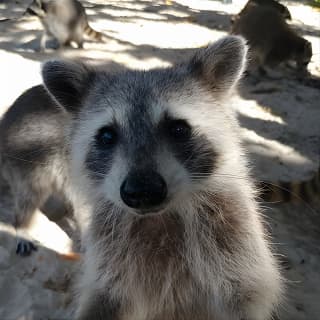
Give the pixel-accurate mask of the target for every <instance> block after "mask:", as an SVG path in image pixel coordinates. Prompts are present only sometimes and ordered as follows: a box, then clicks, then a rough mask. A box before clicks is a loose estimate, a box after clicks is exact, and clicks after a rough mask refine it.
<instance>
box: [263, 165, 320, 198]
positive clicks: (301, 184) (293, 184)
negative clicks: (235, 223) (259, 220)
mask: <svg viewBox="0 0 320 320" xmlns="http://www.w3.org/2000/svg"><path fill="white" fill-rule="evenodd" d="M260 187H261V188H260V189H261V197H262V199H263V200H264V201H268V202H312V201H315V200H317V199H318V200H320V167H319V169H318V171H317V172H316V173H315V174H314V175H313V176H312V177H311V178H310V179H309V180H300V181H290V182H284V181H277V182H267V181H263V182H260Z"/></svg>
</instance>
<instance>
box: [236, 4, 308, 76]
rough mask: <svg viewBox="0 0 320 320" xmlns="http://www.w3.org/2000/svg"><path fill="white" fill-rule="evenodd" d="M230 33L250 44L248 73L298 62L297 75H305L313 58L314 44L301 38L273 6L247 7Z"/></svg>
mask: <svg viewBox="0 0 320 320" xmlns="http://www.w3.org/2000/svg"><path fill="white" fill-rule="evenodd" d="M279 5H280V4H279ZM231 33H233V34H238V35H242V36H243V37H244V38H245V39H246V40H247V41H248V44H249V47H250V53H249V54H250V63H249V66H248V67H249V68H248V70H249V71H254V70H256V69H259V70H261V71H264V69H263V67H271V68H274V67H277V66H278V65H279V64H281V63H286V62H289V61H293V62H295V65H296V68H297V70H298V71H306V68H307V66H308V64H309V62H310V60H311V57H312V47H311V43H310V42H309V41H307V40H306V39H304V38H303V37H301V36H299V35H298V34H297V32H296V31H294V30H293V29H292V28H291V27H290V26H289V25H288V24H287V23H286V21H285V19H284V16H283V14H281V12H279V10H275V9H274V8H273V7H271V6H265V5H261V6H260V5H258V6H257V5H250V6H247V9H246V10H245V11H244V12H242V13H241V14H240V15H239V16H238V18H237V19H235V20H234V23H233V25H232V31H231Z"/></svg>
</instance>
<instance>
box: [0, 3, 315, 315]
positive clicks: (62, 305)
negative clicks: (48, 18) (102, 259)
mask: <svg viewBox="0 0 320 320" xmlns="http://www.w3.org/2000/svg"><path fill="white" fill-rule="evenodd" d="M30 2H31V1H27V0H21V1H19V0H16V1H13V0H12V1H0V70H1V71H0V88H1V90H0V110H1V113H3V112H4V111H5V110H6V108H7V107H8V106H10V104H11V103H12V102H13V101H14V99H15V98H16V97H17V96H19V95H20V94H21V93H22V91H23V90H25V89H27V88H29V87H30V86H32V85H34V84H38V83H40V82H41V79H40V76H39V66H40V63H41V62H42V61H44V60H46V59H50V58H52V57H56V56H59V57H67V58H72V57H81V58H83V59H86V60H89V61H91V62H93V63H99V62H102V61H103V62H104V63H107V64H109V65H110V67H112V68H113V67H117V66H119V65H124V66H126V67H128V68H144V69H148V68H153V67H159V66H168V65H171V64H173V63H175V62H177V61H181V60H182V59H185V58H186V57H187V56H189V55H190V54H191V53H192V52H193V51H194V49H195V48H197V47H200V46H203V45H205V44H206V43H208V42H209V41H213V40H215V39H217V38H219V37H221V36H222V35H225V34H226V33H227V32H228V30H229V27H230V24H229V19H230V15H231V14H233V13H237V12H238V11H239V10H240V8H241V7H242V6H243V4H244V2H245V1H243V0H239V1H237V0H234V1H233V4H222V3H221V2H218V1H205V0H198V1H191V0H179V1H172V5H171V6H168V5H166V3H165V1H160V0H159V1H147V0H143V1H141V0H135V1H134V0H118V1H116V0H115V1H98V0H96V1H82V2H83V3H84V5H85V7H86V11H87V13H88V15H89V20H90V22H91V26H92V27H94V28H95V29H97V30H99V31H103V32H104V33H105V34H106V35H107V37H108V41H107V42H106V43H95V42H92V41H87V42H86V43H85V45H84V49H83V50H76V49H64V50H59V51H54V50H49V51H48V52H46V53H40V52H38V51H37V50H38V48H39V38H40V35H41V25H40V23H39V21H37V19H36V18H32V17H23V18H22V14H23V12H24V11H25V9H26V7H27V5H28V3H30ZM284 3H286V4H287V5H288V7H289V9H290V12H291V14H292V16H293V21H292V24H293V25H294V27H295V28H296V29H297V30H299V32H300V33H301V34H302V35H303V36H305V37H306V38H307V39H308V40H310V41H311V42H312V46H313V52H314V56H313V58H312V62H311V63H310V65H309V70H310V72H311V74H312V76H313V77H314V79H315V81H311V82H310V81H309V82H306V81H304V82H303V81H298V80H296V79H295V78H294V77H293V75H292V74H290V73H283V74H282V75H281V76H280V77H279V78H278V79H276V80H270V79H269V80H268V79H261V81H259V82H258V83H253V82H252V81H251V80H250V79H244V81H243V83H242V85H241V87H240V88H239V92H238V94H237V95H236V96H235V98H234V101H235V102H236V103H235V107H236V109H237V111H238V114H239V120H240V123H241V126H242V128H243V138H244V141H245V145H246V146H247V148H248V150H249V156H250V161H251V164H252V167H253V171H254V173H255V175H256V176H257V178H258V179H267V180H279V179H284V180H292V179H306V178H308V177H310V176H311V175H312V172H313V171H314V170H316V168H317V167H318V166H319V154H320V140H319V139H320V128H319V124H320V104H319V101H320V86H319V78H318V77H319V76H320V54H319V53H320V38H319V36H320V13H319V11H316V10H315V9H312V8H311V7H310V6H307V5H305V4H303V3H304V2H303V1H296V2H294V1H287V2H285V1H284ZM0 184H1V182H0ZM0 190H1V193H0V221H2V222H0V270H1V272H0V319H8V320H9V319H21V320H22V319H68V318H70V310H71V306H72V303H70V302H71V289H70V288H71V284H72V280H73V279H74V277H73V274H74V270H75V268H76V266H77V264H78V262H75V261H69V260H67V259H65V258H63V257H62V256H61V254H60V253H65V252H69V251H70V248H71V246H72V243H71V240H70V239H69V237H68V236H67V235H66V233H65V232H64V231H63V230H62V229H61V228H59V227H58V226H57V225H56V224H55V223H53V222H52V221H50V220H48V219H47V218H46V217H45V216H44V215H43V214H42V213H41V212H38V213H37V215H36V217H35V223H34V227H33V230H32V231H31V236H32V237H33V238H35V239H37V240H38V241H39V249H38V251H37V252H36V253H35V254H33V255H32V256H31V257H28V258H24V259H22V258H20V257H17V256H16V255H15V245H16V239H15V231H14V230H13V228H12V227H10V225H9V224H8V223H7V222H8V221H9V220H10V209H8V208H10V199H9V200H8V199H7V198H5V197H4V195H5V194H6V191H7V190H6V186H0ZM266 207H267V208H266V209H265V215H266V219H267V221H268V224H269V226H270V231H271V233H272V235H273V242H274V247H275V250H276V251H277V252H278V253H279V256H280V257H281V260H282V264H283V269H284V276H285V277H286V279H288V294H287V296H288V299H287V300H288V301H287V305H286V306H285V308H283V310H281V313H280V317H279V318H280V319H281V320H289V319H290V320H300V319H301V320H317V319H320V303H319V302H320V271H319V270H320V206H319V203H317V202H314V203H300V204H266Z"/></svg>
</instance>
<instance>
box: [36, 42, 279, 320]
mask: <svg viewBox="0 0 320 320" xmlns="http://www.w3.org/2000/svg"><path fill="white" fill-rule="evenodd" d="M245 56H246V46H245V44H244V41H243V40H242V39H241V38H239V37H234V36H232V37H226V38H224V39H221V40H220V41H218V42H216V43H215V44H213V45H211V46H209V47H208V48H203V49H200V50H199V51H197V52H196V53H195V55H194V56H193V57H192V58H191V59H190V60H188V61H186V62H184V63H181V64H179V65H177V66H174V67H172V68H168V69H156V70H149V71H133V70H131V71H124V72H120V73H116V74H113V73H109V72H107V71H105V70H103V69H102V68H99V69H94V68H93V67H90V66H88V65H84V64H79V63H73V62H63V61H49V62H47V63H46V64H45V65H44V66H43V70H42V74H43V80H44V84H45V87H46V89H47V90H48V92H49V93H50V95H51V96H52V97H54V99H55V100H56V101H57V102H58V103H59V105H61V106H62V107H63V108H64V109H65V111H66V113H67V114H68V115H69V116H70V122H68V124H67V130H65V132H66V135H65V138H64V147H65V150H66V152H65V154H66V157H65V158H63V156H62V158H61V159H66V160H64V161H66V163H65V164H64V167H65V168H68V170H66V171H68V174H69V179H70V183H71V186H72V189H71V192H72V193H73V196H72V198H73V201H74V205H77V208H76V209H75V214H76V217H77V220H78V222H79V224H80V225H81V232H82V245H83V246H84V248H85V253H84V258H83V274H82V275H81V276H80V279H79V281H78V283H79V284H78V287H77V290H76V291H77V296H78V305H77V308H76V313H75V318H76V319H79V320H80V319H81V320H84V319H112V320H128V319H130V320H163V319H166V320H182V319H183V320H203V319H216V320H240V319H246V320H266V319H271V318H272V316H273V314H274V312H275V311H276V309H277V307H278V306H279V304H280V302H281V296H282V287H283V286H282V280H281V276H280V273H279V268H278V265H277V262H276V260H275V258H274V256H273V254H272V253H271V251H270V248H269V244H268V242H267V238H266V237H265V236H264V227H263V224H262V217H261V215H260V212H259V208H258V206H257V203H256V201H255V194H254V192H253V189H254V188H253V186H252V183H251V182H250V175H249V173H248V170H247V167H246V159H245V157H244V156H243V152H242V148H241V145H240V141H239V136H240V134H239V132H238V131H239V127H238V124H237V121H236V118H235V114H234V112H233V110H232V108H230V107H229V95H230V94H231V92H232V89H233V87H234V86H235V85H236V83H237V81H238V80H239V78H240V77H241V74H242V72H243V69H244V65H245ZM37 149H38V148H37ZM238 176H241V177H242V179H238V178H237V177H238ZM243 177H246V179H243ZM75 203H76V204H75ZM79 204H81V205H79Z"/></svg>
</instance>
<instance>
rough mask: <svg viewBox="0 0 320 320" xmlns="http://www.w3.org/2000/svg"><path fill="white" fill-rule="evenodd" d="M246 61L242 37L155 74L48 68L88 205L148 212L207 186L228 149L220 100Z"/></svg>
mask: <svg viewBox="0 0 320 320" xmlns="http://www.w3.org/2000/svg"><path fill="white" fill-rule="evenodd" d="M245 55H246V47H245V45H244V41H243V40H242V38H239V37H226V38H224V39H222V40H220V41H218V42H216V43H215V44H213V45H212V46H209V47H208V48H205V49H200V50H199V51H198V52H197V53H196V54H195V55H194V56H193V57H192V58H191V59H190V60H189V61H187V62H186V63H183V64H181V65H178V66H175V67H173V68H168V69H162V70H150V71H145V72H143V71H126V72H122V73H119V74H108V73H107V72H105V71H101V70H100V71H99V70H91V69H90V68H89V67H88V66H85V65H80V64H75V63H70V62H68V63H66V62H61V61H51V62H50V61H49V62H47V63H46V64H45V65H44V66H43V78H44V83H45V86H46V88H47V89H48V91H49V93H50V94H51V95H52V96H53V97H54V98H55V99H56V100H57V102H58V103H60V104H61V105H62V106H63V107H64V108H65V109H66V110H67V111H69V112H70V113H71V114H72V115H73V118H74V120H73V124H72V126H71V129H70V137H69V139H70V155H71V170H72V176H73V178H74V181H77V182H76V184H78V185H81V186H82V187H81V188H82V189H83V188H84V189H85V192H84V193H85V194H86V195H89V197H90V201H91V202H95V203H99V202H102V203H108V204H111V205H112V206H114V207H117V208H119V209H121V210H125V211H128V212H133V213H137V214H150V213H158V212H163V211H164V210H166V209H167V208H174V207H175V206H178V205H181V203H183V202H188V201H189V200H190V199H191V198H192V196H193V194H196V193H197V192H199V190H203V189H206V188H207V184H208V181H209V180H210V179H211V177H212V176H213V175H214V173H215V172H216V171H218V167H219V168H221V167H223V164H219V162H222V163H224V160H223V159H224V158H223V157H222V156H221V155H222V154H224V153H225V151H224V150H226V149H228V148H230V146H231V145H232V141H233V140H232V139H230V142H228V141H229V140H228V139H224V135H225V133H226V132H229V131H230V128H229V126H231V124H230V123H232V122H233V120H232V116H231V113H230V111H229V110H228V108H227V107H226V106H225V105H224V102H225V101H224V100H225V98H224V97H225V95H226V94H227V93H228V91H229V90H230V89H231V88H232V87H233V86H234V85H235V83H236V82H237V80H238V79H239V77H240V76H241V73H242V71H243V68H244V60H245ZM230 136H232V132H231V133H230ZM229 157H230V153H229V154H228V155H227V156H226V159H229ZM228 161H229V160H228ZM231 161H232V160H231Z"/></svg>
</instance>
